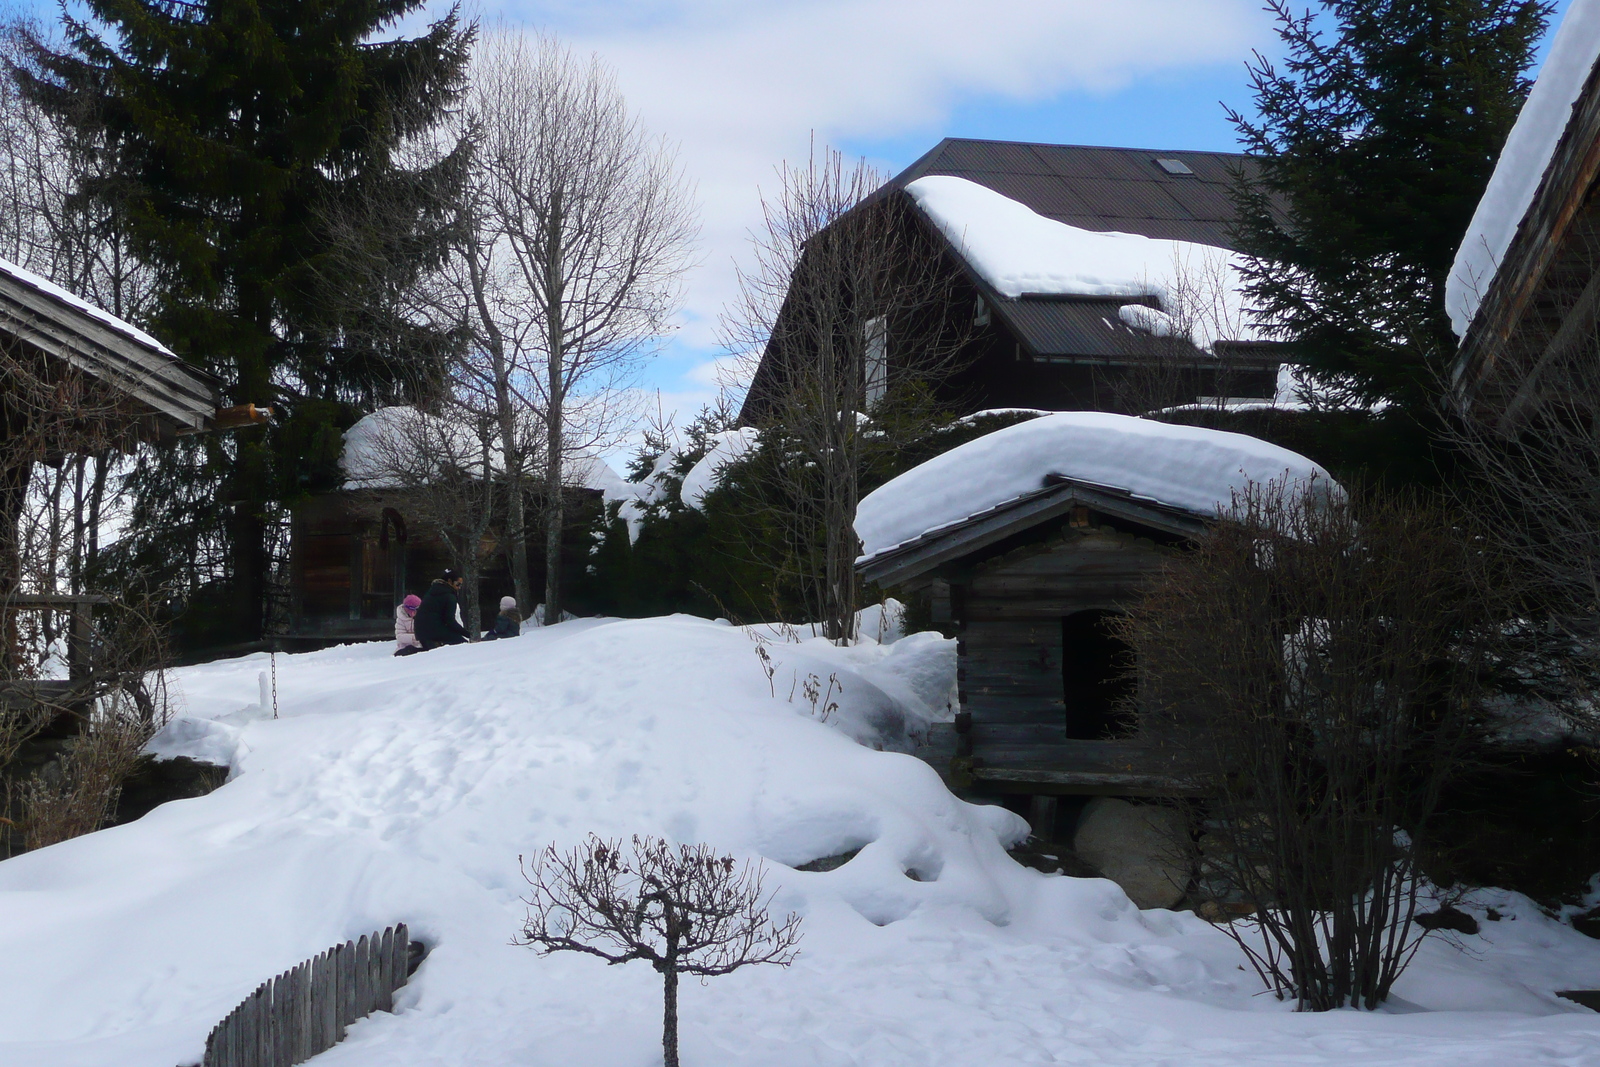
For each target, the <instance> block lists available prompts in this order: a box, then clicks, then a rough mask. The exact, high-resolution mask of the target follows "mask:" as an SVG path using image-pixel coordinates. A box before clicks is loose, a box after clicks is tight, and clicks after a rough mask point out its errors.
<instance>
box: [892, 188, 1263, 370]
mask: <svg viewBox="0 0 1600 1067" xmlns="http://www.w3.org/2000/svg"><path fill="white" fill-rule="evenodd" d="M906 192H908V193H910V194H911V196H912V198H913V199H915V200H916V202H917V205H918V206H919V207H920V208H921V209H922V211H923V212H924V213H925V214H926V215H927V216H928V218H929V219H931V220H932V221H933V223H934V225H935V226H937V227H939V229H940V231H941V232H943V233H944V235H945V237H947V238H948V239H949V240H950V243H951V244H953V245H954V246H955V247H956V248H958V249H960V250H961V254H962V255H963V256H964V257H965V258H966V260H967V262H968V263H969V264H971V266H972V268H973V269H974V270H975V271H977V272H978V275H979V276H980V277H981V278H983V280H984V281H986V282H988V283H989V284H990V285H991V286H993V287H994V288H995V290H996V291H997V292H999V293H1000V294H1001V295H1002V296H1008V297H1011V298H1012V299H1016V298H1017V297H1022V296H1102V297H1129V298H1131V297H1155V298H1156V299H1157V300H1158V301H1159V302H1160V304H1161V311H1162V312H1164V313H1165V315H1166V317H1167V320H1168V322H1167V325H1166V327H1165V328H1166V329H1167V330H1168V331H1172V330H1173V329H1174V327H1175V326H1176V324H1178V323H1181V324H1182V326H1183V327H1184V328H1183V329H1182V330H1179V331H1177V332H1181V333H1187V334H1188V335H1189V336H1190V338H1191V339H1192V340H1193V341H1194V343H1195V344H1196V345H1198V346H1199V347H1200V348H1202V349H1204V350H1205V351H1208V352H1209V351H1210V350H1211V347H1212V345H1213V344H1214V343H1215V342H1217V341H1219V340H1254V339H1256V337H1257V335H1256V332H1255V331H1254V330H1253V329H1252V327H1251V323H1250V321H1249V316H1248V315H1247V313H1246V309H1245V307H1244V303H1243V299H1244V298H1243V294H1242V293H1241V291H1240V283H1241V278H1240V275H1239V267H1240V265H1241V264H1242V262H1243V261H1242V259H1241V258H1240V257H1239V256H1238V255H1237V254H1236V253H1233V252H1230V251H1228V250H1227V249H1225V248H1217V247H1216V246H1214V245H1203V244H1196V243H1194V242H1192V241H1170V240H1161V239H1157V238H1153V237H1142V236H1140V235H1138V234H1131V233H1115V232H1110V233H1103V232H1100V231H1097V230H1084V229H1080V228H1078V227H1077V226H1069V225H1068V224H1067V223H1064V222H1057V221H1056V220H1054V219H1048V218H1045V217H1044V216H1043V215H1040V214H1038V213H1037V212H1035V211H1033V210H1032V209H1031V208H1029V207H1028V206H1027V205H1026V204H1022V203H1019V202H1018V201H1015V200H1012V199H1011V198H1010V197H1007V196H1002V195H1001V194H1000V193H997V192H995V191H994V190H992V189H989V188H986V187H984V186H982V185H979V184H978V183H977V182H972V181H968V180H967V179H965V178H954V177H948V176H933V177H927V178H918V179H917V180H916V181H914V182H912V183H911V184H909V185H907V186H906ZM1122 311H1123V312H1126V311H1127V308H1126V306H1125V307H1124V308H1123V309H1122ZM1119 314H1120V312H1119ZM1129 315H1135V316H1137V315H1138V313H1136V312H1130V313H1129ZM1124 321H1125V322H1128V323H1129V325H1131V326H1134V327H1135V328H1137V329H1149V328H1150V325H1152V324H1153V323H1154V321H1155V320H1153V319H1150V318H1148V317H1142V316H1141V317H1139V319H1138V321H1129V319H1128V317H1127V316H1124ZM1160 336H1166V334H1161V335H1160Z"/></svg>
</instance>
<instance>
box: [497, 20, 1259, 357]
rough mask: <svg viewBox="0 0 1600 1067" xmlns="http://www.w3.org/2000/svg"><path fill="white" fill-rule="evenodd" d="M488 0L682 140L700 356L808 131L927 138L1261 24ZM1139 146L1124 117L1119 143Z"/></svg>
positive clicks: (805, 145)
mask: <svg viewBox="0 0 1600 1067" xmlns="http://www.w3.org/2000/svg"><path fill="white" fill-rule="evenodd" d="M490 2H491V3H492V2H493V0H490ZM498 10H499V11H500V12H501V13H502V14H503V15H504V16H505V17H506V18H507V19H510V20H513V21H515V22H520V23H523V24H526V25H528V26H530V27H533V26H538V27H542V28H546V29H550V30H553V31H555V32H556V33H557V34H558V35H559V36H561V37H562V38H563V39H565V40H566V41H567V42H568V43H570V44H572V45H573V46H574V47H576V48H578V49H592V50H594V51H596V52H598V53H600V54H601V56H602V57H604V58H605V59H606V60H607V61H608V62H609V63H610V64H611V65H612V66H613V67H615V68H616V70H617V73H618V76H619V79H620V81H621V84H622V87H623V89H624V91H625V93H626V94H627V97H628V100H629V103H630V105H631V106H632V107H634V108H635V109H636V110H637V111H638V112H639V113H640V114H641V116H642V117H643V118H644V120H645V122H646V123H647V124H648V125H649V127H650V128H651V129H652V130H653V131H654V132H657V133H659V134H661V135H663V136H666V137H667V138H669V139H671V140H673V141H676V142H678V143H679V144H680V145H681V159H682V162H683V166H684V169H685V171H686V173H687V175H688V177H689V178H690V179H691V180H692V181H694V182H695V183H696V185H697V187H698V192H699V199H700V202H701V205H702V213H703V215H702V218H703V237H702V240H703V245H702V250H703V254H702V257H701V265H700V266H698V267H697V268H696V269H695V271H694V273H693V275H692V276H691V277H690V279H689V284H688V296H687V304H686V307H685V315H684V316H683V319H682V323H683V326H682V331H681V333H680V343H682V344H684V345H685V346H687V347H689V348H692V349H698V350H701V351H707V350H710V349H711V348H712V346H713V345H714V344H715V339H716V338H715V331H716V323H717V319H718V315H719V312H720V311H721V309H722V307H723V306H724V304H725V303H727V302H728V301H729V300H730V299H731V298H732V297H733V296H734V295H735V272H734V268H733V264H734V262H735V261H736V260H738V261H744V260H745V259H746V252H747V249H748V238H749V233H750V231H751V230H752V229H753V228H755V227H756V226H758V225H759V223H760V218H761V215H760V199H759V192H758V189H760V188H762V187H765V188H768V189H770V188H771V187H772V186H773V176H774V167H775V166H776V165H777V164H779V163H780V162H782V161H784V160H789V161H796V162H798V161H802V160H804V159H805V157H806V155H807V153H808V151H809V144H810V140H811V137H812V134H813V132H814V133H815V135H816V139H817V142H818V143H819V144H826V143H838V142H841V141H857V142H860V141H871V140H875V139H888V138H894V137H904V136H907V135H915V134H917V133H919V132H922V131H926V132H927V135H928V147H929V148H931V147H932V146H933V145H934V144H935V143H936V142H937V140H938V138H939V136H940V135H939V130H940V127H941V125H942V124H943V123H944V122H945V121H946V120H947V119H948V117H949V115H950V113H951V111H952V109H953V108H954V107H956V106H958V105H963V104H971V103H973V102H985V101H988V102H993V103H996V104H1007V103H1011V104H1024V103H1036V102H1039V101H1043V100H1049V99H1052V98H1054V97H1056V96H1058V95H1060V94H1063V93H1067V92H1073V91H1087V92H1091V93H1093V92H1103V91H1110V90H1114V89H1117V88H1120V87H1122V86H1124V85H1126V84H1128V83H1129V82H1130V81H1133V80H1135V79H1138V78H1140V77H1141V76H1146V75H1151V74H1155V73H1158V72H1166V71H1173V70H1179V69H1184V68H1198V67H1204V66H1210V65H1215V64H1219V63H1237V62H1241V61H1242V60H1243V59H1244V58H1245V57H1246V56H1247V55H1248V54H1249V50H1250V48H1251V47H1252V46H1254V45H1257V44H1260V43H1262V42H1263V41H1264V39H1265V37H1266V36H1267V29H1268V26H1267V22H1266V19H1265V18H1264V16H1263V15H1262V13H1261V11H1260V5H1259V0H990V2H989V3H987V4H984V5H981V6H980V5H975V4H972V3H970V2H956V0H775V2H767V3H751V2H735V0H658V2H653V0H592V2H588V3H579V2H577V0H555V2H547V3H533V4H519V3H517V2H516V0H510V2H507V3H505V4H504V5H503V6H501V7H499V8H498ZM1138 141H1139V135H1138V131H1137V130H1136V129H1130V130H1129V132H1128V137H1127V140H1126V143H1129V144H1134V143H1137V142H1138Z"/></svg>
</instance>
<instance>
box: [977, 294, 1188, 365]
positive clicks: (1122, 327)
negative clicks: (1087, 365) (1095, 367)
mask: <svg viewBox="0 0 1600 1067" xmlns="http://www.w3.org/2000/svg"><path fill="white" fill-rule="evenodd" d="M1126 303H1129V301H1128V300H1127V299H1120V300H1099V299H1077V300H1074V299H1054V300H1041V299H1030V298H1024V299H1022V300H1003V301H996V302H995V311H996V313H997V314H999V315H1000V316H1001V317H1002V318H1004V319H1005V320H1006V321H1007V322H1008V323H1009V324H1010V326H1011V328H1012V332H1013V333H1014V334H1015V335H1016V337H1017V339H1018V340H1020V341H1021V342H1022V343H1023V344H1025V345H1027V346H1028V348H1029V349H1030V350H1031V353H1032V354H1033V355H1035V356H1040V357H1049V356H1076V357H1082V358H1085V359H1107V360H1126V359H1128V358H1130V357H1136V356H1139V355H1143V354H1148V353H1149V352H1150V350H1151V347H1152V345H1151V342H1152V341H1153V340H1154V339H1153V338H1151V336H1150V335H1149V334H1147V333H1144V332H1143V331H1140V330H1134V329H1130V328H1129V327H1128V325H1127V324H1126V323H1124V322H1123V321H1122V320H1121V319H1120V318H1118V317H1117V309H1118V308H1120V307H1121V306H1122V305H1123V304H1126ZM1184 347H1185V348H1186V349H1192V348H1193V346H1192V345H1187V344H1186V345H1184ZM1192 354H1194V355H1198V354H1199V353H1198V351H1196V352H1193V353H1192Z"/></svg>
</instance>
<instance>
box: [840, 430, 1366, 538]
mask: <svg viewBox="0 0 1600 1067" xmlns="http://www.w3.org/2000/svg"><path fill="white" fill-rule="evenodd" d="M1052 475H1054V476H1060V477H1065V478H1071V479H1074V480H1076V481H1082V482H1089V483H1092V484H1095V485H1103V486H1109V487H1111V488H1114V489H1122V490H1126V491H1127V492H1129V493H1131V494H1133V495H1134V496H1135V497H1139V498H1142V499H1145V500H1152V501H1155V502H1157V503H1161V504H1167V505H1170V506H1172V507H1178V508H1183V509H1184V510H1186V511H1190V512H1193V513H1194V514H1196V515H1200V516H1203V517H1208V518H1209V517H1211V516H1213V515H1215V514H1216V513H1217V511H1218V509H1219V508H1223V507H1227V506H1228V505H1229V504H1230V503H1231V502H1232V500H1233V496H1234V494H1235V493H1236V492H1238V491H1240V490H1242V489H1244V488H1245V487H1246V486H1248V485H1250V484H1251V483H1255V484H1258V485H1265V484H1268V483H1272V482H1286V483H1287V484H1288V485H1289V486H1291V487H1293V486H1303V487H1305V489H1306V490H1307V491H1310V492H1323V493H1326V492H1332V491H1335V483H1334V481H1333V479H1332V477H1331V476H1330V475H1329V474H1328V472H1327V471H1325V470H1323V469H1322V468H1321V467H1320V466H1318V465H1317V464H1315V463H1313V462H1312V461H1311V460H1309V459H1307V458H1306V457H1304V456H1302V455H1300V454H1298V453H1295V452H1290V451H1289V450H1288V449H1286V448H1279V447H1278V446H1277V445H1273V444H1268V443H1267V442H1266V441H1261V440H1258V439H1256V438H1254V437H1247V436H1245V435H1244V434H1238V433H1226V432H1224V431H1222V430H1210V429H1205V428H1203V427H1199V426H1179V425H1173V424H1171V423H1165V422H1155V421H1153V420H1151V419H1138V418H1133V417H1132V416H1129V415H1112V414H1109V413H1106V412H1099V411H1066V412H1060V413H1058V414H1055V415H1046V416H1044V417H1042V418H1038V419H1033V420H1031V421H1029V422H1023V423H1018V424H1017V425H1015V426H1008V427H1006V428H1005V429H1003V430H996V431H995V432H994V433H991V434H986V435H984V436H983V437H979V438H977V439H976V440H973V441H968V442H967V443H966V444H964V445H961V446H959V447H957V448H953V449H951V450H950V451H949V452H946V453H945V454H944V455H942V456H935V457H934V458H933V459H930V460H929V461H928V462H926V463H923V464H922V465H920V466H918V467H914V468H912V469H911V470H909V471H907V472H905V473H904V474H902V475H900V476H899V477H898V478H895V479H893V480H892V481H890V482H888V483H886V484H885V485H882V486H880V487H878V488H877V489H875V490H873V491H872V492H871V493H869V494H868V495H867V496H866V498H865V499H863V500H862V501H861V504H860V505H859V506H858V507H857V509H856V524H855V528H856V534H857V536H859V537H860V538H861V546H862V547H861V552H862V558H863V559H865V558H868V557H870V556H875V555H877V554H878V553H880V552H885V551H887V550H889V549H891V548H894V547H895V546H896V545H900V544H904V543H905V542H906V541H910V540H912V539H913V538H915V537H920V536H921V535H922V534H925V533H929V532H931V531H933V530H937V529H939V528H941V527H943V526H948V525H950V524H951V523H956V522H960V521H961V520H963V519H966V518H968V517H970V516H973V515H976V514H978V513H979V512H982V511H987V510H988V509H990V508H992V507H994V506H995V505H997V504H1003V503H1005V502H1006V501H1008V500H1013V499H1015V498H1017V497H1019V496H1022V495H1024V494H1026V493H1031V492H1034V491H1035V490H1037V489H1041V488H1043V487H1044V485H1045V480H1046V479H1047V478H1048V477H1050V476H1052Z"/></svg>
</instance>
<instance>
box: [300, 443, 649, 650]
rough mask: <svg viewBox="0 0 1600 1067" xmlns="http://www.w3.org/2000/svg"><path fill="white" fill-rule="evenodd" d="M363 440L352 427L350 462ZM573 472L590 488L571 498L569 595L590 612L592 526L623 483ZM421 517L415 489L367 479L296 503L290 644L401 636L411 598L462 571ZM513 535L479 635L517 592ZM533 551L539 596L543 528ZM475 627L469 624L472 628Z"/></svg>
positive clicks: (565, 544)
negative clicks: (398, 613)
mask: <svg viewBox="0 0 1600 1067" xmlns="http://www.w3.org/2000/svg"><path fill="white" fill-rule="evenodd" d="M375 417H376V416H368V418H369V419H373V418H375ZM357 425H358V427H359V426H360V424H357ZM356 432H357V429H356V428H352V430H351V431H350V432H349V433H347V434H346V441H347V453H346V455H347V456H348V454H349V453H348V441H349V439H350V437H351V435H352V434H355V433H356ZM341 466H343V467H345V469H346V471H347V473H350V472H351V471H352V469H351V468H350V467H349V466H348V460H346V461H342V462H341ZM572 473H573V475H574V476H575V477H574V480H575V481H577V482H579V483H580V484H578V485H576V486H569V487H567V488H566V489H565V490H564V492H565V493H566V504H565V514H566V516H567V522H566V529H565V530H564V531H563V540H562V587H563V589H564V590H566V599H567V600H568V603H569V606H571V607H573V608H574V609H575V610H578V611H582V610H584V609H585V604H584V600H583V595H582V589H583V582H584V578H585V574H586V567H587V565H588V562H589V550H590V547H591V543H590V540H589V531H590V529H591V526H590V523H591V521H592V520H593V519H594V517H595V516H596V515H597V514H599V512H600V511H601V509H602V507H603V504H602V500H601V497H602V493H603V490H604V487H605V485H606V484H609V483H616V484H621V479H620V478H619V477H617V475H616V474H614V473H613V472H611V470H610V468H609V467H607V466H606V465H605V463H604V462H603V461H601V460H599V459H585V460H582V461H579V462H577V463H575V464H574V465H573V470H572ZM607 476H609V481H608V478H607ZM378 480H379V481H381V480H382V479H381V478H380V479H378ZM543 501H544V496H543V491H542V489H539V490H535V491H531V492H530V493H529V494H528V501H527V505H526V506H527V508H528V514H529V515H530V516H536V515H538V514H539V513H540V512H541V511H542V510H543V507H544V504H543ZM419 509H420V505H419V502H418V500H417V499H416V498H415V496H414V495H413V494H412V492H411V491H408V490H407V489H405V488H382V487H363V485H362V483H361V482H359V481H358V482H351V483H346V485H345V486H344V487H342V488H339V489H334V490H330V491H328V492H323V493H317V494H315V495H312V496H311V497H309V498H307V499H305V500H303V501H301V502H299V503H297V504H296V505H294V506H293V507H292V508H291V512H290V541H289V546H290V547H289V596H290V626H289V632H288V633H287V634H286V635H285V636H284V639H285V640H287V641H289V642H291V643H294V644H298V645H302V646H316V645H321V644H336V643H339V642H343V641H356V640H363V641H365V640H376V639H379V638H383V637H389V636H392V635H393V632H394V609H395V608H396V607H397V606H398V605H399V603H400V602H401V601H402V600H404V599H405V596H406V594H407V593H416V594H417V595H419V596H420V595H421V594H422V593H424V592H426V590H427V588H428V585H429V584H430V583H431V582H432V581H433V580H434V579H435V578H437V577H439V575H440V574H441V573H442V572H443V571H444V570H445V568H447V567H450V566H452V561H451V556H450V553H449V550H448V549H447V547H446V546H445V544H444V542H443V540H442V539H441V538H440V536H439V533H438V531H437V530H436V529H434V528H431V527H430V526H429V524H428V523H427V522H426V521H425V520H423V519H421V518H419ZM503 530H504V523H503V522H496V523H494V524H493V525H492V526H491V528H490V530H489V531H488V534H487V538H486V541H485V544H484V553H483V554H484V558H485V563H484V565H483V568H482V570H481V572H480V575H479V583H478V603H479V610H480V615H481V617H480V618H479V619H477V620H476V627H477V629H479V630H485V629H488V628H489V627H491V626H492V625H493V624H494V617H495V615H496V613H497V612H498V611H499V602H500V598H501V597H503V596H510V595H513V594H514V592H515V590H514V586H513V582H512V578H511V570H510V566H509V564H508V562H507V559H506V552H505V551H504V544H503V537H504V534H503ZM527 553H528V565H529V572H530V574H529V580H530V582H531V584H532V588H533V590H534V591H535V595H538V594H540V593H542V592H543V590H544V583H545V544H544V530H543V527H542V526H538V527H536V528H535V529H533V530H531V531H530V532H529V534H528V544H527ZM473 625H474V623H473V622H472V621H471V620H468V621H467V627H468V629H472V628H473Z"/></svg>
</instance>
